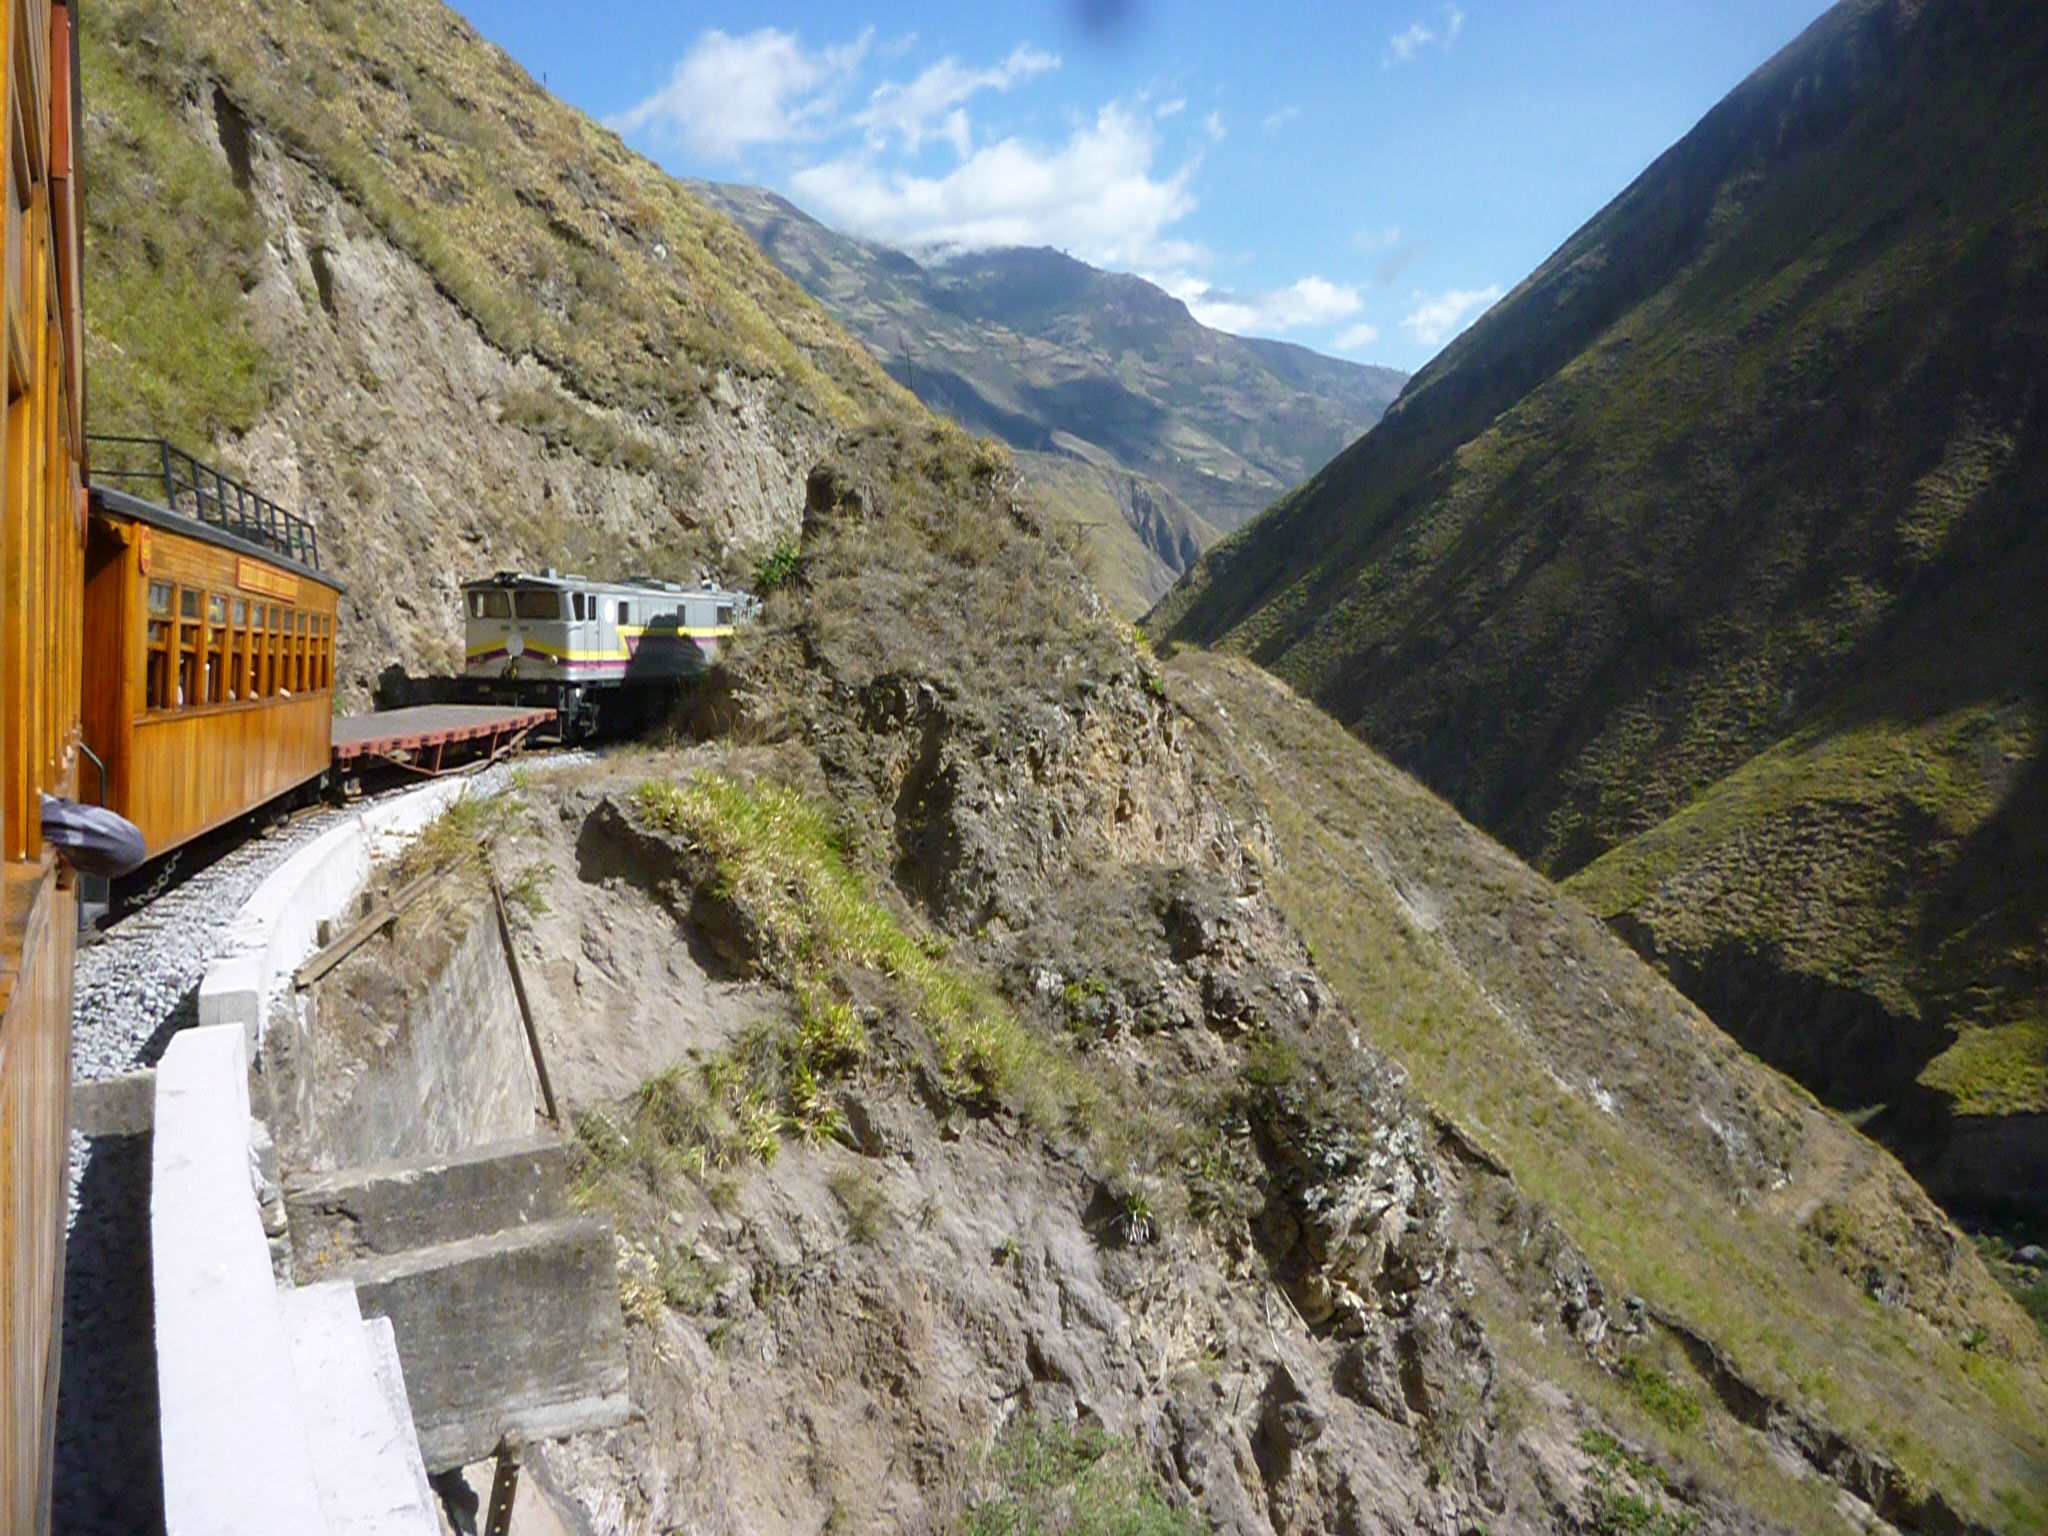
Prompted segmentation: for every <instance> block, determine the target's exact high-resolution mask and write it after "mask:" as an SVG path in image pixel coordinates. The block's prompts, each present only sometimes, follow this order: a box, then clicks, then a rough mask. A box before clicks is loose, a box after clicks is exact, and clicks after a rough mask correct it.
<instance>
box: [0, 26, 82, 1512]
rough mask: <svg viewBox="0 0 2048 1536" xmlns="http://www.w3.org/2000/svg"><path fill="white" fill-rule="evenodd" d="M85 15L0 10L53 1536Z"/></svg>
mask: <svg viewBox="0 0 2048 1536" xmlns="http://www.w3.org/2000/svg"><path fill="white" fill-rule="evenodd" d="M77 60H78V55H77V51H76V42H75V38H74V34H73V31H72V25H71V12H70V9H69V8H68V6H67V5H65V4H61V3H60V4H55V5H53V4H52V3H51V0H4V3H0V124H4V125H5V133H6V136H7V149H8V153H7V154H6V156H5V159H4V162H0V176H4V177H5V179H6V187H5V195H4V196H0V226H4V234H0V249H4V264H0V368H4V369H5V374H6V381H7V395H6V423H5V431H4V432H0V858H4V864H0V1532H5V1533H9V1536H12V1533H16V1532H24V1533H26V1532H40V1531H43V1530H45V1529H47V1527H48V1523H49V1505H50V1452H51V1445H52V1434H53V1429H54V1425H55V1421H56V1403H57V1368H58V1359H59V1351H58V1342H57V1335H58V1326H59V1324H58V1319H59V1315H60V1307H59V1298H60V1295H61V1289H62V1285H63V1251H64V1248H63V1245H64V1189H65V1166H66V1161H67V1159H66V1152H67V1146H68V1141H67V1118H68V1112H69V1087H70V1078H71V963H72V954H73V947H74V944H75V940H76V934H77V895H76V892H75V891H74V889H73V885H72V881H73V877H72V876H71V874H70V872H69V871H68V870H67V869H66V868H65V867H64V866H62V865H61V864H60V863H59V862H58V861H57V859H56V857H55V855H54V854H53V853H52V852H51V851H50V850H48V849H47V848H45V847H44V845H43V839H42V819H41V814H40V810H39V806H40V799H39V796H40V795H41V794H43V793H49V794H54V795H60V796H69V797H76V796H77V795H78V786H79V761H80V755H79V752H78V739H79V690H80V667H79V663H80V637H81V630H80V623H79V617H80V610H81V606H82V600H83V595H82V586H83V555H84V536H85V528H84V515H85V496H84V488H83V487H84V456H85V439H84V425H85V423H84V409H85V389H84V384H85V378H84V338H83V326H84V313H83V310H82V308H81V305H80V302H79V288H78V274H79V217H78V206H77V195H78V194H77V178H76V176H75V175H74V173H73V166H72V155H73V130H74V125H75V124H76V123H77V122H78V120H79V114H78V98H77V79H78V72H77Z"/></svg>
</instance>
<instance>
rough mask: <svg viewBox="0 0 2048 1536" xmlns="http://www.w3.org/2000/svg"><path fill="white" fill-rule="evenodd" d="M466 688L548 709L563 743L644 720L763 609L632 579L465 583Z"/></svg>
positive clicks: (533, 577)
mask: <svg viewBox="0 0 2048 1536" xmlns="http://www.w3.org/2000/svg"><path fill="white" fill-rule="evenodd" d="M462 602H463V616H464V617H463V640H464V648H463V664H462V676H463V684H464V687H463V692H464V694H465V695H466V696H468V697H472V698H481V699H486V700H489V701H490V702H493V703H499V702H502V703H520V704H535V705H546V706H548V707H551V708H553V709H554V710H555V712H556V714H557V715H558V716H559V718H560V722H561V731H562V735H563V738H564V739H565V740H574V739H576V738H578V737H582V736H587V735H590V734H591V733H592V732H594V731H595V730H596V729H597V727H598V723H599V719H600V717H602V719H603V721H604V723H605V725H606V726H607V727H610V726H613V725H620V726H624V725H627V724H630V723H632V722H634V721H637V720H642V719H647V718H651V717H652V716H653V714H654V713H655V712H656V711H657V710H658V708H659V705H660V703H661V701H662V700H663V699H665V698H666V697H668V696H669V695H671V694H672V693H673V692H674V691H675V690H676V689H677V687H678V686H679V685H680V684H682V683H683V682H685V681H686V680H688V679H689V678H691V677H694V676H696V675H697V674H698V673H700V672H702V671H703V670H704V669H705V667H706V666H708V665H709V664H710V663H711V661H712V660H714V659H715V658H716V656H717V654H718V648H719V646H720V645H721V644H722V643H723V642H724V641H725V639H726V638H727V637H728V636H730V635H731V634H732V633H733V631H734V630H735V629H737V628H738V627H739V626H740V625H741V624H744V623H746V622H747V621H748V620H749V619H751V618H753V617H754V616H755V614H757V613H759V612H760V608H761V604H760V600H759V599H758V598H756V597H753V596H752V595H751V594H749V593H746V592H739V591H735V590H733V589H732V588H730V587H720V586H716V585H713V584H710V583H708V582H707V583H704V584H701V585H698V586H694V587H685V586H681V585H679V584H677V583H675V582H672V581H654V580H651V579H649V578H646V577H637V576H636V577H632V578H629V579H628V580H625V581H616V582H613V581H595V580H593V579H591V578H590V577H588V576H574V575H562V574H560V573H558V572H556V571H554V570H552V569H549V570H542V571H540V572H539V573H537V574H532V573H528V572H524V571H499V572H498V573H497V574H496V575H494V576H490V577H487V578H485V579H484V580H482V581H472V582H466V583H465V584H464V585H463V588H462Z"/></svg>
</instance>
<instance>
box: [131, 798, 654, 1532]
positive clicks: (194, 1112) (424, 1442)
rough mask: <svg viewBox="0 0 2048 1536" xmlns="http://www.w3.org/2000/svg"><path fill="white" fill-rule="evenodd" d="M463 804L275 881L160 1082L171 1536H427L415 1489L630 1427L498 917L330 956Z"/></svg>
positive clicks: (379, 830) (471, 895) (456, 918)
mask: <svg viewBox="0 0 2048 1536" xmlns="http://www.w3.org/2000/svg"><path fill="white" fill-rule="evenodd" d="M462 792H463V786H461V785H449V784H434V785H429V786H427V787H426V788H423V789H420V790H417V791H414V792H412V793H411V794H408V795H405V796H401V797H398V798H395V799H393V800H391V801H387V802H384V803H382V804H380V805H379V806H377V807H376V808H375V809H373V810H371V811H369V812H367V813H365V814H364V815H363V816H362V817H360V818H355V819H352V820H351V821H350V823H349V824H347V825H345V826H342V827H338V828H335V829H333V830H332V831H330V832H328V833H326V834H325V835H323V836H322V837H320V838H319V839H318V840H316V841H315V842H314V843H312V844H310V845H309V846H307V847H306V848H304V849H303V850H301V851H300V852H299V853H297V854H295V855H294V856H293V857H292V858H291V859H289V860H288V861H286V863H285V864H284V865H283V866H281V867H280V868H279V869H278V870H277V871H276V872H275V873H274V874H272V875H271V876H270V877H269V878H268V879H266V880H265V881H264V882H263V884H262V886H261V887H260V888H259V889H258V890H257V892H256V893H255V895H254V896H253V897H252V898H251V900H250V901H249V903H248V904H247V905H246V906H245V908H244V909H243V912H242V914H241V916H240V917H238V918H237V919H236V923H235V927H234V931H233V932H232V933H231V934H230V936H229V942H228V945H227V948H226V953H225V954H224V955H223V956H222V957H221V958H220V959H218V960H216V961H215V963H214V964H213V966H212V967H211V968H210V969H209V970H208V972H207V974H206V976H205V978H204V980H203V981H202V983H201V985H200V988H199V1018H200V1022H199V1024H198V1026H197V1027H195V1028H190V1029H186V1030H184V1031H182V1032H180V1033H179V1034H177V1035H176V1036H175V1037H173V1039H172V1040H171V1042H170V1044H169V1047H168V1048H167V1049H166V1051H165V1052H164V1055H163V1058H162V1061H161V1063H160V1065H159V1066H158V1069H157V1072H156V1080H155V1095H154V1117H153V1118H154V1152H153V1156H152V1165H151V1173H152V1189H151V1210H150V1238H151V1249H152V1267H153V1279H154V1287H155V1303H156V1347H157V1377H158V1390H159V1395H160V1417H161V1424H162V1456H163V1463H162V1464H163V1496H164V1514H165V1525H166V1528H167V1529H169V1530H171V1531H207V1532H220V1533H235V1532H249V1533H251V1536H254V1533H257V1532H272V1531H279V1530H291V1531H295V1532H320V1531H327V1532H335V1533H340V1532H351V1533H354V1532H364V1533H369V1532H379V1533H381V1532H391V1533H400V1532H403V1533H419V1536H436V1533H438V1532H440V1531H441V1530H442V1529H443V1526H442V1516H441V1511H440V1508H439V1502H440V1501H439V1500H438V1498H437V1497H436V1494H435V1491H434V1487H433V1486H432V1485H430V1481H429V1478H430V1474H450V1473H453V1472H454V1471H455V1470H456V1469H459V1468H461V1467H463V1466H464V1465H465V1464H467V1463H473V1462H476V1461H478V1460H480V1459H483V1458H487V1457H490V1456H492V1455H493V1454H494V1453H495V1452H497V1451H499V1450H500V1448H501V1447H508V1446H516V1445H517V1444H518V1443H520V1442H521V1441H522V1440H531V1439H537V1438H542V1437H550V1436H556V1435H564V1434H570V1433H575V1432H577V1431H580V1430H585V1429H593V1428H598V1427H602V1426H606V1425H611V1424H616V1423H618V1422H620V1421H621V1420H622V1419H623V1418H624V1417H625V1415H626V1413H627V1410H628V1403H627V1398H626V1367H625V1362H624V1328H623V1323H622V1321H621V1318H620V1315H619V1307H618V1298H617V1288H616V1283H615V1279H614V1275H613V1246H612V1235H611V1232H610V1229H609V1227H608V1226H607V1225H606V1224H605V1223H603V1222H602V1221H599V1220H596V1219H594V1218H590V1217H586V1216H579V1215H575V1214H573V1213H572V1212H571V1211H570V1210H569V1208H568V1203H567V1197H566V1188H567V1172H566V1161H565V1153H564V1149H563V1146H562V1143H561V1140H560V1137H559V1135H558V1134H556V1133H555V1131H554V1129H553V1127H552V1125H551V1123H550V1121H549V1119H548V1111H549V1110H550V1109H551V1108H552V1106H551V1105H549V1104H548V1102H547V1094H546V1091H545V1086H544V1085H545V1066H544V1064H543V1063H541V1062H540V1061H539V1059H538V1055H537V1047H536V1044H535V1041H536V1037H535V1035H534V1033H533V1031H532V1030H531V1028H530V1021H529V1020H527V1019H525V1018H524V1017H523V1010H524V996H523V988H522V987H521V986H520V985H519V982H518V978H517V974H516V964H517V962H516V960H515V959H514V958H513V957H512V956H511V953H510V951H509V948H508V947H507V945H506V944H505V942H504V937H505V933H504V927H503V923H502V920H501V919H502V913H501V910H497V911H494V908H493V895H492V892H491V890H490V888H489V887H487V886H481V885H478V884H476V883H474V882H473V881H472V882H470V883H469V884H468V885H467V886H465V884H464V883H463V882H462V881H461V880H459V879H451V880H448V881H445V882H441V886H442V888H438V889H435V890H431V891H428V892H426V893H425V894H423V895H422V894H419V893H414V894H413V895H411V896H410V897H409V898H408V902H407V904H406V906H405V908H404V909H403V910H402V911H393V912H391V913H390V914H389V916H388V918H387V919H383V920H380V915H379V914H378V913H377V912H372V913H371V914H369V919H370V920H369V921H368V922H357V923H355V924H354V925H353V927H352V928H351V930H350V932H349V934H348V935H346V936H345V939H344V942H345V943H346V945H347V946H348V947H349V952H348V953H346V954H342V955H339V956H336V955H334V954H333V951H335V950H337V949H340V948H342V947H343V946H342V944H338V943H337V942H336V941H335V937H334V930H335V928H336V927H338V926H343V925H346V924H349V923H350V921H351V919H352V917H353V916H354V910H353V909H354V905H355V904H356V903H358V902H359V901H360V900H361V899H362V897H363V894H364V893H365V891H366V887H367V884H368V882H369V880H370V878H371V873H372V869H373V867H374V865H375V863H376V860H377V859H378V858H379V856H380V855H382V854H383V853H385V852H388V851H390V850H391V849H393V848H394V847H396V846H397V845H399V844H402V843H403V841H404V840H406V839H407V838H408V837H410V836H411V835H414V834H416V833H417V832H418V831H419V830H420V829H422V828H423V827H425V826H426V825H427V824H428V823H429V822H430V821H431V820H433V819H434V818H435V817H436V816H438V815H440V814H442V813H443V812H444V811H445V810H446V809H447V807H448V806H449V804H450V803H452V799H453V797H454V796H455V795H457V794H460V793H462ZM366 929H367V930H368V932H367V935H366V934H365V932H364V930H366ZM323 946H326V947H327V948H328V950H329V954H328V955H327V956H323V957H322V958H321V960H320V961H319V962H317V963H316V964H315V965H312V966H308V965H307V964H306V963H305V962H306V961H307V960H308V958H309V957H310V956H313V955H314V954H315V952H316V951H317V950H320V949H321V948H322V947H323ZM316 972H317V975H316V974H314V973H316ZM295 973H296V974H295ZM252 1064H253V1071H252ZM437 1481H438V1480H437Z"/></svg>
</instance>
